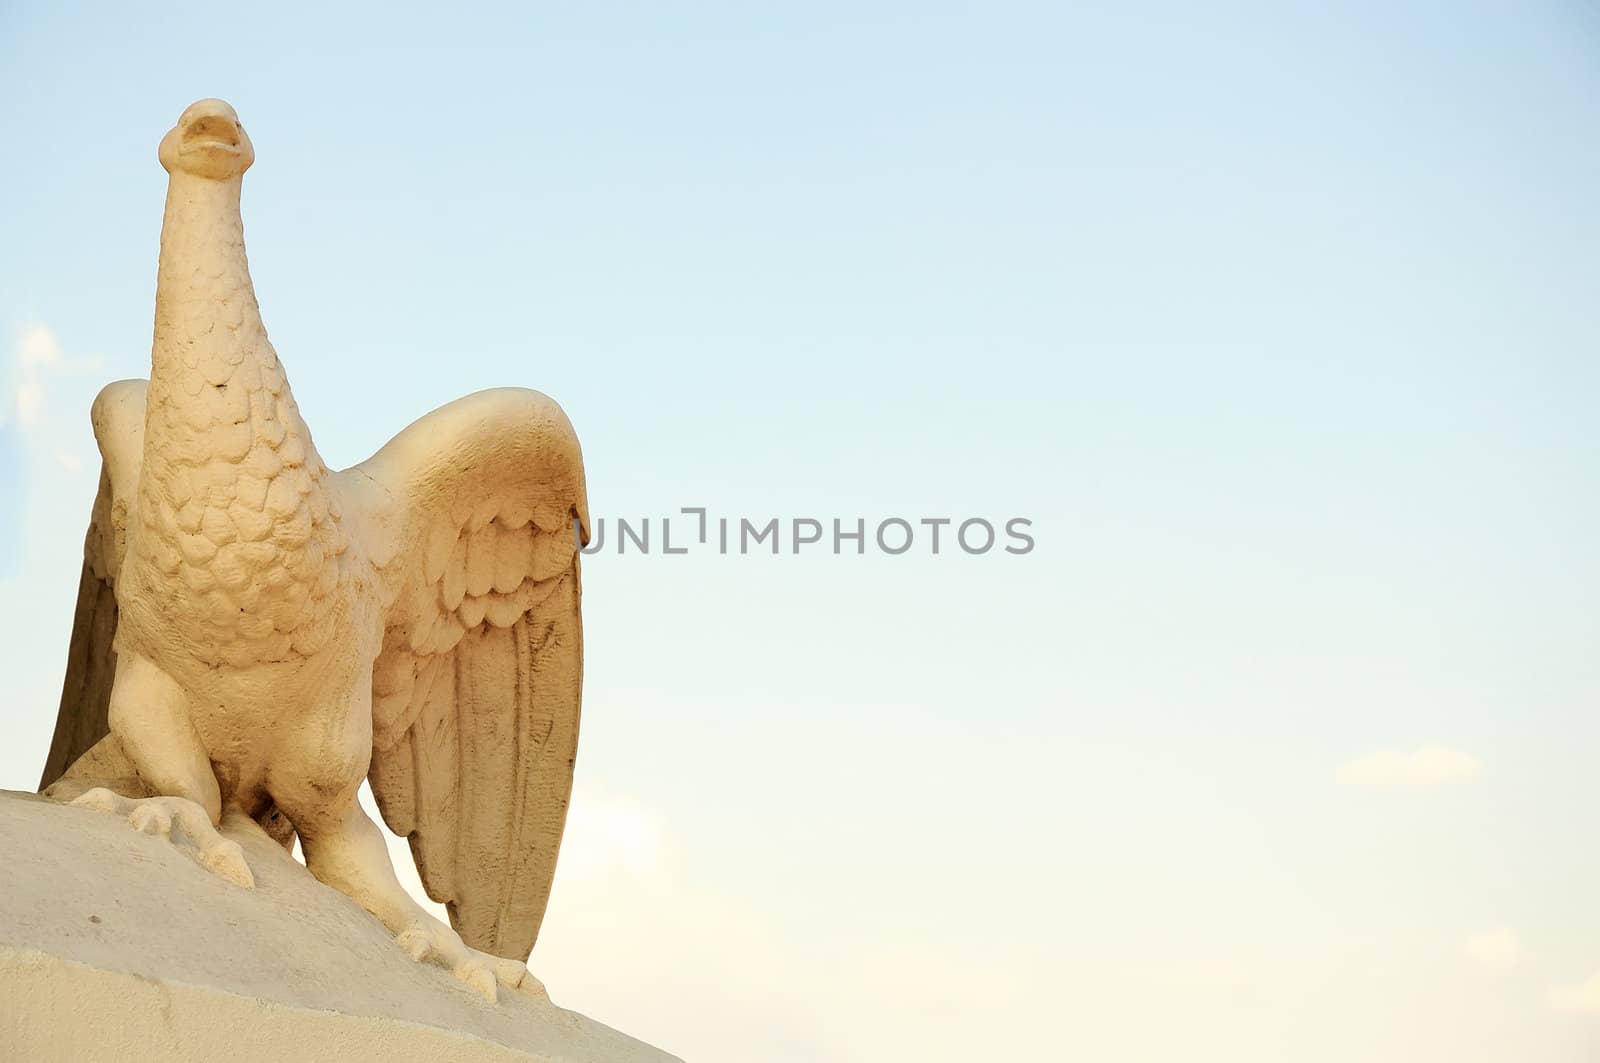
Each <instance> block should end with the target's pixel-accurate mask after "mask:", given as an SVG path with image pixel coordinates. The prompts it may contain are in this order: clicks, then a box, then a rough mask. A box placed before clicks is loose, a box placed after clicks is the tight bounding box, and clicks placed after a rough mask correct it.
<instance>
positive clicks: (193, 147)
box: [179, 104, 240, 155]
mask: <svg viewBox="0 0 1600 1063" xmlns="http://www.w3.org/2000/svg"><path fill="white" fill-rule="evenodd" d="M222 107H224V108H227V109H226V110H222V109H220V108H219V109H215V110H210V109H208V110H204V111H201V112H200V113H198V114H194V115H186V116H185V117H186V118H187V119H188V121H186V122H185V123H184V125H183V130H182V132H181V133H180V134H179V136H180V138H181V140H180V143H181V148H182V151H183V152H184V153H185V154H187V153H189V152H191V151H222V152H227V153H230V154H235V155H236V154H238V152H239V132H240V127H239V118H238V116H237V115H235V114H233V113H232V111H233V108H231V107H228V105H227V104H223V105H222Z"/></svg>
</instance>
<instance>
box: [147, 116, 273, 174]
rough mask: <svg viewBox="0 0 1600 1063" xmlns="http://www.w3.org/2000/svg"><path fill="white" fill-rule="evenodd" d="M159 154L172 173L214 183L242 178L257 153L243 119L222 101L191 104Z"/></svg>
mask: <svg viewBox="0 0 1600 1063" xmlns="http://www.w3.org/2000/svg"><path fill="white" fill-rule="evenodd" d="M159 154H160V157H161V165H162V167H163V168H165V169H166V171H167V172H168V173H170V174H177V173H180V172H181V173H186V174H192V175H194V176H195V177H203V178H206V179H207V180H211V181H226V180H228V179H230V178H234V177H238V176H239V175H240V174H242V173H244V172H245V171H246V170H248V169H249V168H250V164H251V163H253V162H255V161H256V149H255V148H254V147H253V146H252V145H251V143H250V138H249V137H248V136H246V135H245V131H244V126H242V125H240V124H239V115H238V114H237V113H235V111H234V109H233V108H232V107H229V106H228V105H227V104H226V103H224V102H223V101H221V100H200V101H198V102H196V103H191V104H190V105H189V106H188V107H187V108H186V109H185V110H184V112H183V114H181V115H179V116H178V124H177V125H175V126H173V127H172V129H171V130H169V131H168V132H167V135H166V136H164V137H162V138H161V150H160V153H159Z"/></svg>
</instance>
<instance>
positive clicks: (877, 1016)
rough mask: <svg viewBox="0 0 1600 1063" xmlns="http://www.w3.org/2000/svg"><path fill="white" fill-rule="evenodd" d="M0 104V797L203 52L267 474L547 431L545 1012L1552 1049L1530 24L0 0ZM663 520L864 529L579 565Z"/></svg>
mask: <svg viewBox="0 0 1600 1063" xmlns="http://www.w3.org/2000/svg"><path fill="white" fill-rule="evenodd" d="M0 90H3V91H4V95H5V97H6V98H7V99H9V100H11V101H12V103H11V105H10V106H8V107H7V108H4V109H0V145H4V148H3V150H0V157H3V159H4V165H3V166H0V203H3V204H4V209H3V211H0V221H3V239H0V358H3V361H0V601H4V602H6V603H8V605H9V608H5V609H0V646H3V647H4V649H3V651H0V661H3V663H4V667H5V672H6V676H7V683H6V696H5V702H4V709H3V711H0V787H8V788H13V789H31V788H32V787H33V786H34V785H35V784H36V782H37V777H38V772H39V768H40V765H41V764H42V761H43V758H44V754H45V752H46V749H47V747H48V744H49V737H50V732H51V728H52V726H53V722H54V717H55V709H56V703H57V698H58V696H59V688H60V681H61V674H62V669H63V664H64V658H65V651H66V644H67V639H68V635H69V632H70V627H71V619H72V608H73V601H74V594H75V588H76V581H77V576H78V565H79V558H80V549H81V545H80V544H81V531H82V529H83V528H84V527H85V525H86V521H87V514H88V510H89V506H90V503H91V501H92V498H93V495H94V490H95V484H96V478H97V471H96V470H97V467H98V460H99V459H98V455H97V453H96V451H95V448H94V442H93V439H92V436H91V434H90V431H89V425H88V417H87V413H88V408H89V403H90V402H91V401H92V399H93V396H94V394H95V392H96V391H97V390H98V388H99V387H100V386H102V385H103V384H104V383H106V382H108V381H110V380H114V379H119V378H124V377H133V376H143V375H145V374H146V373H147V372H148V366H149V336H150V331H151V319H152V311H151V307H152V304H153V297H154V287H155V266H156V254H157V244H158V236H159V231H160V219H161V207H162V197H163V195H164V188H165V181H166V175H165V174H164V173H163V171H162V170H161V168H160V166H159V165H158V163H157V162H156V144H157V142H158V141H159V139H160V137H161V136H162V134H163V133H164V132H165V131H166V130H167V129H168V128H170V126H171V125H172V123H173V122H174V121H175V120H176V118H177V116H178V114H179V113H180V112H181V111H182V110H183V108H184V107H185V106H186V105H187V104H189V103H190V102H192V101H193V100H195V99H199V98H201V97H206V96H220V97H223V98H224V99H227V100H228V101H229V102H230V103H232V104H233V105H234V106H235V107H236V108H237V109H238V111H239V114H240V116H241V118H242V119H243V121H244V124H245V126H246V128H248V129H249V131H250V136H251V138H252V140H253V142H254V145H255V148H256V153H257V161H256V164H255V167H254V168H253V169H252V170H251V172H250V173H249V174H248V175H247V176H246V178H245V186H244V206H243V210H244V219H245V231H246V238H247V242H248V247H249V254H250V262H251V268H252V273H253V276H254V279H255V286H256V291H257V294H258V296H259V299H260V302H261V305H262V312H263V317H264V320H265V321H266V324H267V327H268V329H269V330H270V332H271V335H272V338H273V342H274V344H275V346H276V348H277V350H278V353H279V355H280V357H281V358H282V360H283V362H284V364H285V366H286V368H287V370H288V373H289V376H290V380H291V382H292V384H293V387H294V391H295V395H296V398H297V400H298V402H299V405H300V407H301V410H302V412H303V414H304V415H305V417H306V420H307V422H308V423H309V424H310V426H311V428H312V431H313V433H314V436H315V440H316V444H317V446H318V448H319V450H320V451H321V453H322V455H323V456H324V458H325V459H326V460H327V462H328V463H329V464H330V465H331V466H333V467H343V466H346V465H350V464H354V463H356V462H358V461H360V460H362V459H363V458H365V457H366V456H367V455H368V454H370V453H372V452H373V451H374V450H376V449H377V448H378V447H379V446H380V445H381V444H382V443H383V442H384V441H385V440H387V439H388V438H389V437H390V436H391V435H392V434H393V433H394V432H395V431H397V430H398V429H399V428H401V427H403V426H404V425H405V424H407V423H409V422H410V421H411V420H412V419H413V418H415V417H417V416H419V415H421V414H422V413H424V412H426V411H427V410H429V409H432V408H433V407H435V406H437V405H440V404H441V403H443V402H445V401H448V400H449V399H452V398H455V397H457V396H459V395H462V394H465V393H467V392H470V391H474V390H477V389H479V388H484V387H490V386H498V385H508V384H514V385H525V386H531V387H536V388H538V389H540V390H542V391H545V392H546V393H548V394H550V395H552V396H554V397H555V398H557V399H558V400H559V401H560V402H561V403H562V404H563V406H564V408H565V409H566V411H567V413H568V414H569V416H570V417H571V419H572V421H573V423H574V424H575V426H576V427H577V429H578V432H579V435H580V438H581V439H582V442H583V447H584V456H585V461H586V465H587V470H588V482H589V492H590V508H591V511H592V513H593V515H594V516H595V517H596V518H601V519H603V520H604V521H605V523H606V524H607V526H608V528H607V540H608V541H607V546H606V549H604V550H602V551H601V552H599V553H596V554H594V555H593V556H590V557H587V558H585V560H584V566H585V567H584V591H585V597H584V616H585V636H586V638H585V648H586V683H585V693H584V708H583V712H584V719H583V729H584V730H583V740H582V743H581V746H580V753H579V759H578V766H577V778H576V796H575V801H574V807H573V811H572V814H571V818H570V823H569V829H568V836H567V841H566V844H565V847H564V849H563V855H562V859H561V863H560V866H559V868H558V872H557V876H556V882H555V888H554V893H553V896H552V900H551V904H550V909H549V913H548V915H547V918H546V921H545V924H544V930H543V932H542V935H541V939H540V942H539V944H538V946H537V947H536V949H535V951H534V953H533V957H532V960H531V961H530V962H531V966H532V967H533V969H534V971H535V973H536V974H538V975H539V976H540V977H541V978H542V979H544V981H545V982H546V984H547V985H548V986H549V988H550V992H551V994H552V997H553V998H554V999H555V1000H556V1001H557V1002H558V1003H560V1004H562V1005H564V1006H567V1007H571V1008H575V1009H577V1010H580V1011H582V1012H584V1013H585V1014H588V1015H591V1016H593V1017H595V1018H598V1019H600V1020H601V1021H604V1022H606V1023H608V1024H610V1025H614V1026H616V1027H618V1028H620V1029H623V1030H625V1031H627V1032H628V1033H630V1034H633V1035H634V1036H636V1037H639V1038H642V1039H644V1040H647V1041H650V1042H652V1043H655V1044H658V1045H660V1046H661V1047H663V1048H666V1049H668V1050H670V1051H672V1052H674V1053H677V1054H679V1055H681V1056H683V1057H684V1058H685V1059H686V1060H692V1061H695V1063H751V1061H761V1063H787V1061H807V1063H809V1061H827V1063H865V1061H869V1060H870V1061H879V1060H891V1059H908V1060H909V1059H916V1060H919V1061H929V1063H939V1061H946V1060H948V1061H955V1060H969V1059H975V1058H977V1059H1093V1060H1096V1061H1106V1063H1120V1061H1145V1060H1162V1061H1165V1060H1171V1059H1174V1058H1184V1059H1202V1060H1212V1059H1216V1060H1227V1061H1229V1063H1250V1061H1262V1063H1268V1061H1271V1063H1279V1061H1282V1060H1285V1059H1293V1060H1296V1061H1300V1063H1321V1061H1329V1063H1331V1061H1349V1060H1357V1059H1359V1060H1362V1061H1366V1063H1385V1061H1394V1063H1402V1061H1403V1063H1419V1061H1422V1063H1432V1061H1448V1063H1477V1061H1483V1063H1490V1061H1493V1063H1503V1061H1505V1060H1508V1059H1517V1060H1529V1061H1538V1063H1576V1061H1583V1060H1594V1059H1600V908H1597V905H1596V902H1595V898H1596V897H1597V896H1600V851H1597V848H1596V846H1595V844H1594V840H1595V830H1594V827H1593V821H1594V819H1593V817H1594V812H1595V809H1596V808H1597V807H1600V773H1597V772H1596V771H1595V770H1594V763H1595V757H1596V753H1597V751H1600V712H1597V711H1596V710H1597V709H1600V664H1597V662H1600V655H1597V654H1596V653H1595V647H1596V645H1597V642H1600V611H1597V610H1596V608H1595V604H1594V603H1595V602H1596V601H1597V600H1600V555H1597V553H1596V551H1595V549H1594V544H1595V543H1596V542H1597V541H1600V492H1596V490H1595V473H1596V470H1597V459H1600V424H1597V420H1596V418H1595V414H1594V411H1595V408H1596V400H1597V398H1600V359H1597V357H1596V356H1597V354H1600V299H1596V298H1595V281H1596V277H1597V275H1600V269H1597V267H1600V204H1597V197H1596V195H1595V189H1596V188H1597V187H1600V141H1597V140H1596V138H1595V136H1594V135H1593V131H1594V130H1595V129H1596V128H1600V18H1597V16H1596V15H1595V14H1594V12H1593V10H1592V9H1587V8H1586V7H1585V5H1582V4H1579V3H1576V2H1573V3H1538V2H1534V3H1525V4H1509V3H1503V4H1482V3H1466V4H1429V3H1412V4H1377V3H1352V4H1344V5H1323V4H1299V3H1283V4H1236V3H1222V4H1213V5H1203V6H1202V5H1190V4H1179V3H1166V4H1160V3H1133V4H1116V5H1111V4H1106V5H1064V4H1048V3H1021V2H1015V0H997V2H993V3H988V4H982V5H979V4H945V3H921V4H839V3H831V2H826V0H824V2H820V3H812V4H807V5H784V6H782V7H781V8H780V7H775V6H773V5H748V4H731V3H703V4H694V5H670V6H669V5H645V4H609V3H606V4H590V5H579V6H576V7H574V6H572V5H566V6H563V7H559V8H558V7H556V6H555V5H514V6H511V5H508V6H505V7H469V6H467V5H463V6H459V7H456V8H451V10H450V12H449V13H448V14H446V12H445V9H444V8H441V7H439V6H438V5H428V6H427V7H409V6H403V5H383V6H381V7H380V6H376V5H374V6H360V5H339V10H337V11H329V10H325V9H323V8H321V7H313V6H303V7H298V8H297V7H295V6H293V5H278V6H275V7H274V9H273V11H272V12H271V14H270V15H269V14H268V13H266V12H264V11H242V10H241V11H234V10H231V9H228V8H225V7H223V6H219V5H214V4H212V5H185V4H176V3H175V4H164V5H123V4H103V5H84V6H83V7H82V8H79V9H77V10H74V11H73V12H71V13H67V12H64V11H60V10H56V9H55V8H54V7H53V6H51V5H44V4H37V3H21V4H19V3H17V2H15V0H12V2H10V3H6V4H4V5H0ZM683 507H705V508H706V509H707V511H708V514H709V515H710V516H711V518H713V519H716V518H718V517H728V518H732V519H733V520H734V521H735V523H736V522H737V520H738V519H740V518H748V519H750V520H751V521H753V522H755V523H757V524H764V523H765V522H766V521H767V520H769V519H771V518H773V517H776V518H779V519H780V521H781V522H783V524H784V527H785V529H788V528H790V527H791V525H790V523H789V522H791V521H793V520H794V519H795V518H812V519H816V520H818V521H819V522H822V523H823V525H824V526H825V527H829V528H831V521H832V520H834V519H839V520H841V521H842V522H844V525H845V527H846V529H847V530H848V529H849V528H852V527H853V526H854V522H855V521H856V520H857V519H862V520H865V521H867V522H868V523H867V527H868V529H869V535H870V529H872V528H875V527H876V526H877V524H878V523H879V522H881V521H883V520H889V519H892V518H900V519H904V520H906V521H908V522H910V523H911V524H912V525H913V530H914V532H916V533H917V535H918V538H917V539H916V540H915V541H914V544H913V547H912V548H911V549H909V550H907V551H906V552H905V553H902V554H897V555H894V554H889V553H887V552H885V551H883V550H881V549H878V548H877V546H876V544H875V543H872V542H868V543H867V544H866V547H867V548H866V550H865V552H864V553H862V554H859V555H857V554H854V553H851V552H850V550H851V549H853V547H852V546H851V545H850V544H848V543H846V544H845V551H844V552H843V553H840V554H837V555H836V554H835V553H834V552H833V551H832V549H831V548H830V544H829V543H828V542H826V541H825V542H824V544H823V545H822V546H817V547H803V548H802V549H801V550H800V552H799V553H795V552H793V551H792V549H791V546H790V542H789V539H790V536H789V534H788V532H787V530H786V532H785V536H784V540H783V544H782V549H781V552H780V553H779V554H778V555H776V556H774V555H772V554H770V553H761V552H753V553H750V554H739V553H737V552H735V553H730V554H726V555H724V554H720V553H717V552H715V551H713V550H710V549H707V548H703V547H702V548H697V549H694V550H691V551H690V552H689V553H687V554H683V555H671V556H668V555H665V554H663V553H662V552H661V551H660V549H659V545H660V543H659V538H656V539H654V540H653V541H652V546H655V547H657V549H654V550H652V551H651V552H649V553H642V552H638V551H634V550H631V549H630V550H629V551H628V552H626V553H621V554H619V553H617V552H616V549H615V546H616V541H617V540H616V534H615V531H616V524H615V522H616V521H617V520H618V519H626V520H629V521H630V522H634V523H635V524H637V523H638V522H640V521H642V520H644V519H645V518H650V519H651V522H652V525H653V526H654V531H655V534H656V536H658V537H659V535H660V533H661V532H660V522H661V520H662V519H663V518H667V517H675V518H676V519H675V520H674V521H673V523H672V525H671V527H672V532H671V534H672V536H673V541H674V542H675V543H681V542H683V541H685V539H686V537H687V536H686V534H685V533H687V532H688V531H689V530H690V529H691V528H692V527H693V523H692V521H693V518H692V517H685V516H684V515H682V514H681V513H680V510H681V509H682V508H683ZM924 518H928V519H938V518H946V519H950V520H952V521H953V522H954V524H960V523H961V522H963V521H965V520H969V519H973V518H981V519H984V520H988V521H990V522H991V523H993V524H994V525H995V526H997V527H1001V528H1002V529H1003V525H1004V523H1005V522H1006V521H1008V520H1010V519H1012V518H1022V519H1024V520H1027V521H1028V522H1029V524H1028V525H1027V526H1026V527H1027V529H1028V530H1029V534H1031V536H1032V538H1033V542H1034V545H1033V548H1032V549H1031V550H1029V551H1028V552H1026V553H1022V554H1012V553H1006V552H1005V551H1004V550H1003V549H1002V546H1003V545H1004V543H1005V542H1007V540H1006V539H1005V537H1004V533H1003V530H1002V533H1001V540H1000V543H1001V545H999V546H996V547H995V548H994V549H991V550H990V551H987V552H984V553H981V554H968V553H965V552H964V551H962V550H960V549H958V548H952V546H951V542H950V540H949V539H948V538H946V539H945V540H944V543H943V548H942V549H941V551H940V552H939V553H937V554H935V553H933V552H932V550H931V549H930V547H929V544H928V542H927V539H926V538H925V537H924V534H923V533H924V532H925V531H926V530H927V526H925V525H921V524H920V523H919V522H920V521H921V520H922V519H924ZM952 527H953V525H952ZM945 534H946V536H948V535H949V534H950V531H949V530H948V529H947V530H946V533H945ZM891 542H893V540H891ZM630 545H631V544H630ZM395 852H396V853H397V854H399V855H400V856H401V858H402V863H403V856H404V846H403V845H401V844H398V843H397V847H396V848H395ZM402 870H403V871H404V870H405V868H404V867H402ZM412 881H413V882H414V878H413V880H412Z"/></svg>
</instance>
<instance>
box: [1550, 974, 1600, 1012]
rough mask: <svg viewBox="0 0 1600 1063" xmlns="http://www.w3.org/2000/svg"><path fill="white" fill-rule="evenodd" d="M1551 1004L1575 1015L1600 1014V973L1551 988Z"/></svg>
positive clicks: (1557, 1008) (1558, 1009)
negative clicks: (1576, 982)
mask: <svg viewBox="0 0 1600 1063" xmlns="http://www.w3.org/2000/svg"><path fill="white" fill-rule="evenodd" d="M1550 1006H1551V1007H1552V1008H1554V1009H1556V1010H1557V1011H1564V1012H1568V1013H1570V1014H1574V1015H1600V974H1597V975H1594V976H1593V977H1591V978H1588V979H1586V980H1585V981H1582V982H1579V983H1578V984H1577V985H1569V986H1556V987H1555V988H1554V989H1552V990H1550Z"/></svg>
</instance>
